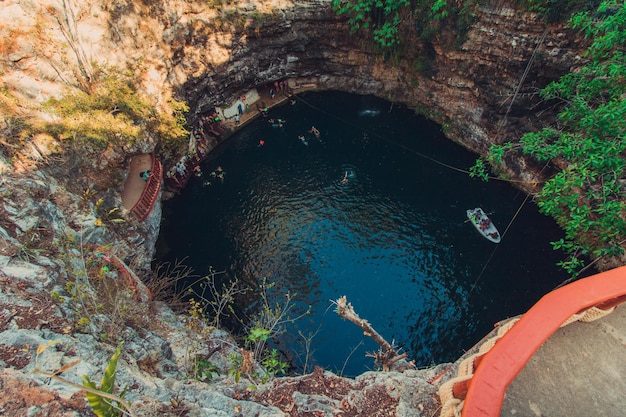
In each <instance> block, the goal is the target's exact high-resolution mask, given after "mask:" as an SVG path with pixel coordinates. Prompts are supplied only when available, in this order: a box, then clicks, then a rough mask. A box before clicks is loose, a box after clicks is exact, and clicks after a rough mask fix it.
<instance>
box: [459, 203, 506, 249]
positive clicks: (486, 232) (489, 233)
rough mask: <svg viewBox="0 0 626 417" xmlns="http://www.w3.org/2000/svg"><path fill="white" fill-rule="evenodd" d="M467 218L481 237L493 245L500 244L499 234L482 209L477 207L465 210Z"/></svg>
mask: <svg viewBox="0 0 626 417" xmlns="http://www.w3.org/2000/svg"><path fill="white" fill-rule="evenodd" d="M467 218H468V219H469V220H470V222H472V224H473V225H474V227H475V228H476V230H478V231H479V232H480V234H481V235H483V236H484V237H485V238H487V239H488V240H490V241H492V242H493V243H500V232H498V229H496V226H494V224H493V222H492V221H491V219H490V218H489V217H488V216H487V215H486V214H485V212H484V211H483V209H481V208H480V207H477V208H475V209H473V210H467Z"/></svg>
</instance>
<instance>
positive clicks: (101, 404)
mask: <svg viewBox="0 0 626 417" xmlns="http://www.w3.org/2000/svg"><path fill="white" fill-rule="evenodd" d="M60 343H61V341H60V340H51V341H49V342H48V343H47V344H45V345H40V346H39V347H37V352H36V356H35V369H34V371H33V372H35V373H38V374H40V375H42V376H44V377H46V378H50V379H53V380H55V381H58V382H61V383H63V384H65V385H68V386H70V387H73V388H76V389H78V390H81V391H85V392H86V396H87V401H88V402H89V405H90V406H91V407H92V409H93V411H94V413H95V414H96V415H97V416H98V417H117V416H120V415H122V414H127V415H128V416H130V417H135V413H134V412H133V410H132V408H131V407H130V404H129V403H128V402H127V401H124V399H123V397H124V395H125V393H126V390H125V389H124V391H123V392H122V394H121V395H119V396H118V395H115V394H114V393H113V391H114V386H115V372H116V370H117V360H118V358H119V356H120V353H121V351H122V344H123V343H120V344H119V345H118V347H117V349H116V351H115V353H114V354H113V356H112V357H111V360H110V361H109V364H108V365H107V367H106V369H105V371H104V377H103V378H102V383H101V384H100V387H97V386H96V384H95V383H93V382H92V381H91V380H90V379H89V377H88V376H83V379H84V381H83V385H78V384H75V383H73V382H71V381H68V380H67V379H65V378H62V377H61V376H59V375H61V374H63V373H64V372H66V371H67V370H69V369H70V368H72V367H74V366H75V365H76V364H78V363H80V359H77V360H75V361H73V362H70V363H67V364H65V365H63V366H62V367H60V368H59V369H57V370H55V371H54V372H45V371H42V370H41V369H39V365H38V361H39V356H40V355H41V354H42V353H43V352H45V351H46V350H47V349H48V348H50V347H51V346H55V345H59V344H60Z"/></svg>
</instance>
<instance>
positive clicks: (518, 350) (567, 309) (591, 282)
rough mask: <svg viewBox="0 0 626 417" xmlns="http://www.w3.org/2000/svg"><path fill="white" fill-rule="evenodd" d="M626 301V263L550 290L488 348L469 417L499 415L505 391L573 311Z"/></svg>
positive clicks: (472, 387) (470, 395)
mask: <svg viewBox="0 0 626 417" xmlns="http://www.w3.org/2000/svg"><path fill="white" fill-rule="evenodd" d="M625 300H626V266H623V267H620V268H616V269H613V270H611V271H607V272H602V273H600V274H597V275H593V276H591V277H588V278H584V279H581V280H579V281H576V282H574V283H572V284H569V285H567V286H565V287H562V288H559V289H557V290H555V291H552V292H550V293H549V294H547V295H545V296H544V297H543V298H541V300H539V301H538V302H537V304H535V305H534V306H533V307H532V308H531V309H530V310H528V312H527V313H526V314H524V315H523V316H522V317H521V318H520V320H519V321H518V322H517V323H515V325H514V326H513V327H512V328H511V329H510V330H509V331H508V332H507V333H506V334H505V335H504V336H503V337H502V338H501V339H500V340H498V342H497V343H496V344H495V346H494V347H493V348H492V349H491V350H490V351H489V352H487V353H486V354H485V355H484V357H483V358H481V360H480V363H479V365H478V367H477V369H476V371H475V372H474V376H473V377H472V379H471V381H470V383H469V387H468V391H467V396H466V398H465V403H464V405H463V411H462V416H463V417H498V416H499V415H500V408H501V407H502V402H503V400H504V392H505V391H506V388H507V387H508V386H509V384H510V383H511V381H513V379H514V378H515V376H517V374H518V373H519V372H520V371H521V370H522V368H524V366H525V365H526V363H527V362H528V360H529V359H530V358H531V357H532V355H533V354H534V353H535V352H536V351H537V349H539V347H540V346H541V345H542V344H543V343H544V342H545V341H546V340H547V339H548V338H549V337H550V336H551V335H552V334H553V333H554V332H555V331H556V330H558V329H559V327H560V326H561V325H562V324H563V323H564V322H565V321H566V320H567V319H568V318H570V317H571V316H572V315H574V314H576V313H579V312H581V311H583V310H586V309H588V308H590V307H594V306H597V307H600V308H609V307H611V306H613V305H617V304H619V303H621V302H623V301H625Z"/></svg>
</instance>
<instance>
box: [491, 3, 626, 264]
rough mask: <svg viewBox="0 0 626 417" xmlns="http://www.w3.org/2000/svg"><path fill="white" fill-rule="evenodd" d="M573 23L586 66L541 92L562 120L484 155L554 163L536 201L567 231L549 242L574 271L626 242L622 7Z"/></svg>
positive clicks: (606, 6)
mask: <svg viewBox="0 0 626 417" xmlns="http://www.w3.org/2000/svg"><path fill="white" fill-rule="evenodd" d="M570 23H571V25H572V27H574V28H576V29H579V30H581V31H582V32H583V33H584V35H585V36H586V37H588V38H590V39H591V41H592V42H591V45H590V47H589V48H588V50H587V52H586V54H585V58H586V59H587V60H588V61H587V64H586V65H584V66H583V67H581V68H580V69H579V70H578V71H576V72H574V73H570V74H567V75H565V76H564V77H562V78H561V79H560V80H558V81H555V82H553V83H551V84H550V85H548V86H547V87H546V88H545V89H544V90H543V91H542V96H543V98H544V99H546V100H557V101H560V102H561V103H563V104H564V107H563V110H562V111H561V113H560V114H559V123H558V124H557V125H555V126H551V127H546V128H544V129H543V130H541V131H539V132H536V133H529V134H526V135H524V136H523V137H522V138H521V140H520V141H519V143H508V144H505V145H496V146H493V147H492V148H491V150H490V157H489V159H490V161H491V162H493V163H494V164H498V163H501V162H502V159H503V157H504V156H505V155H506V153H507V152H512V151H517V150H519V151H521V152H522V153H524V154H526V155H531V156H532V157H534V158H536V159H537V160H539V161H541V162H545V163H552V164H553V165H554V166H557V167H559V169H560V171H559V172H558V173H557V174H556V175H554V177H552V178H551V179H550V180H549V181H547V182H546V183H545V184H544V186H543V188H542V190H541V192H540V193H539V195H538V196H537V201H538V205H539V208H540V210H541V211H542V212H543V213H545V214H547V215H550V216H552V217H554V218H555V219H556V220H557V221H558V222H559V224H560V225H561V226H562V227H563V228H564V229H565V238H563V239H560V240H559V241H557V242H553V246H554V248H555V249H563V250H565V251H566V252H567V253H569V258H568V259H566V260H564V261H562V262H561V263H560V265H561V266H562V267H563V268H565V269H566V270H567V271H569V272H570V273H572V274H574V275H575V274H577V273H579V272H580V268H581V267H583V265H584V261H583V258H584V257H593V258H595V259H596V260H598V259H600V258H602V257H604V256H617V255H622V254H623V244H624V243H625V242H626V219H625V218H624V212H625V211H626V202H625V201H624V196H626V182H625V178H626V156H625V155H626V59H625V57H624V44H626V4H624V3H623V2H621V1H616V0H609V1H604V2H602V4H601V5H600V7H599V8H598V10H597V11H596V12H595V13H589V12H583V13H579V14H576V15H575V16H574V17H573V18H572V19H571V20H570Z"/></svg>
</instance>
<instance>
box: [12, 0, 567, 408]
mask: <svg viewBox="0 0 626 417" xmlns="http://www.w3.org/2000/svg"><path fill="white" fill-rule="evenodd" d="M0 7H1V9H2V13H1V14H0V15H1V16H0V30H1V31H2V41H0V49H1V51H0V52H1V53H0V80H1V81H2V83H3V85H4V90H3V92H2V93H1V97H0V98H1V99H2V100H0V112H1V114H2V116H3V122H4V124H5V126H6V127H7V128H6V129H5V130H4V131H5V132H10V131H11V129H10V125H11V123H14V122H15V120H16V117H19V118H20V119H25V120H32V119H41V120H45V119H50V118H51V117H52V116H51V115H50V114H48V113H46V111H45V110H44V109H43V108H42V107H41V104H42V103H44V102H45V101H46V100H48V99H49V98H53V97H61V96H62V95H63V94H64V93H65V92H66V91H68V89H70V88H76V87H80V86H81V85H82V84H83V83H85V82H88V81H89V77H90V74H91V71H92V70H93V66H94V65H96V64H97V65H106V66H110V67H115V68H119V69H120V70H122V71H132V72H133V73H134V74H135V75H136V76H137V77H138V79H139V80H140V82H141V85H142V87H143V89H144V90H145V92H146V94H147V95H149V96H151V97H152V98H153V99H154V101H155V102H156V103H165V102H167V100H169V99H170V98H171V97H175V98H177V99H183V100H185V101H187V102H188V103H189V105H190V108H191V109H192V113H191V115H190V119H191V120H192V121H194V120H195V118H196V117H197V116H198V115H200V114H202V113H203V112H205V111H208V110H209V109H210V108H212V107H213V106H215V105H219V104H228V103H231V102H233V101H234V100H235V99H236V98H237V97H239V96H240V95H241V94H243V93H245V92H246V91H248V90H249V89H251V88H254V87H261V88H262V87H263V86H264V85H266V84H267V83H272V82H274V81H276V80H284V79H289V80H290V83H292V84H293V85H294V86H295V85H297V86H300V87H302V88H305V89H318V90H342V91H347V92H354V93H359V94H373V95H376V96H380V97H383V98H386V99H388V100H390V101H393V102H398V103H402V104H405V105H407V106H410V107H413V108H415V109H416V110H418V111H420V112H422V113H423V114H425V115H426V116H428V117H429V118H431V119H433V120H435V121H436V122H438V123H440V124H441V125H442V126H443V128H444V130H445V132H446V134H447V136H448V137H449V138H450V139H451V140H454V141H455V142H457V143H459V144H461V145H462V146H465V147H467V148H469V149H472V150H474V151H476V152H477V153H483V152H485V150H486V149H487V148H488V146H489V144H491V143H497V142H501V141H504V140H506V139H507V138H510V137H517V136H519V135H520V134H521V133H522V132H525V131H528V130H532V129H535V128H537V127H538V126H539V125H541V123H542V122H543V121H545V120H549V119H551V118H552V117H554V113H553V111H552V110H551V109H550V108H548V107H547V105H546V104H545V103H542V102H541V101H540V99H539V98H538V96H537V92H538V90H539V89H540V88H541V87H543V86H545V85H546V84H547V83H548V82H549V81H551V80H553V79H556V78H557V77H558V76H560V75H561V74H563V73H565V72H568V71H569V70H570V69H571V68H572V67H574V66H576V65H577V63H578V61H579V58H578V56H577V53H578V45H577V44H576V38H575V37H574V36H571V34H570V33H568V32H567V31H566V30H565V29H564V28H563V27H562V26H560V25H557V24H551V25H547V24H545V23H543V22H541V21H540V20H539V19H538V18H537V17H536V16H535V15H534V14H532V13H528V12H523V11H520V10H517V9H515V8H513V7H512V6H510V5H508V4H507V3H506V2H493V5H490V6H482V7H481V8H480V9H479V10H478V11H477V14H476V20H475V22H474V24H473V25H472V26H471V27H470V28H469V31H468V32H467V33H464V34H462V39H464V40H463V41H459V40H460V39H461V38H460V37H459V36H458V34H455V33H452V32H451V31H450V29H449V28H441V33H440V34H439V36H437V37H435V38H433V39H432V40H431V41H429V42H425V41H423V40H420V39H417V38H416V37H415V36H414V35H411V33H410V32H409V33H408V34H407V36H408V38H409V41H410V43H411V44H412V45H414V48H413V49H410V50H406V51H404V52H403V55H402V56H394V57H387V59H385V58H384V57H383V56H382V55H381V54H379V53H377V52H376V51H375V48H374V45H373V44H372V43H371V42H370V41H367V40H366V39H365V37H363V36H351V35H350V34H349V30H348V27H347V24H346V21H345V20H344V19H342V18H338V17H336V16H335V15H334V13H333V12H332V10H331V7H330V2H329V1H327V0H298V1H290V0H248V1H241V2H235V4H230V2H207V1H200V0H197V1H196V0H144V1H132V0H89V1H81V2H78V1H72V0H64V1H62V2H59V1H54V0H42V1H39V0H5V1H3V2H2V6H0ZM531 58H532V60H531ZM531 61H532V65H531V66H530V67H528V66H529V63H531ZM417 63H419V64H420V65H417ZM30 139H31V140H29V141H28V143H26V144H25V145H24V146H23V147H22V148H20V149H18V150H16V149H11V154H12V155H13V157H12V158H11V159H9V158H6V157H5V155H6V153H5V152H4V151H3V152H2V153H0V173H2V178H0V213H1V215H0V282H1V284H2V285H1V287H0V384H1V385H2V387H3V394H2V395H0V414H4V415H15V416H22V415H30V416H40V415H41V416H43V415H48V416H70V415H88V414H89V413H90V411H89V408H88V406H87V404H86V402H85V399H84V395H83V393H80V392H79V391H78V390H77V389H76V388H73V387H71V386H68V385H64V384H63V383H59V382H56V381H53V382H50V383H48V382H49V381H48V379H47V378H46V377H45V376H42V375H41V374H38V373H36V372H35V370H39V371H42V372H54V371H56V370H57V369H59V368H61V367H63V366H65V365H68V364H70V363H72V362H74V361H75V360H76V359H80V360H81V362H80V363H77V364H75V365H73V366H70V367H68V369H67V370H66V372H64V373H63V374H62V375H61V376H62V377H64V378H66V379H67V380H69V381H71V382H73V383H77V384H80V383H81V377H82V375H84V374H87V375H90V376H91V378H92V379H94V380H99V378H100V376H101V375H102V372H103V370H104V368H105V366H106V364H107V362H108V359H109V358H110V356H111V354H112V353H113V351H114V349H115V346H116V344H117V342H118V341H119V340H124V341H125V346H124V351H123V354H122V357H121V360H120V364H119V366H118V368H119V375H118V385H119V386H127V387H128V394H127V399H128V400H129V401H130V402H131V403H132V404H133V408H134V410H135V412H136V413H137V414H138V415H146V416H148V415H172V416H174V415H190V416H193V415H195V416H209V415H241V416H243V415H245V416H270V415H277V416H279V415H292V416H300V415H335V414H336V415H343V416H356V415H401V416H432V415H434V414H436V410H437V407H438V398H437V396H436V389H437V384H438V383H440V381H438V378H437V375H438V374H440V373H441V371H442V370H443V369H444V366H439V367H435V368H434V369H430V370H424V371H417V370H415V371H406V372H404V373H384V374H383V373H367V374H364V375H362V376H360V377H358V378H356V379H355V380H351V379H344V378H340V377H338V376H335V375H332V374H329V373H325V372H323V371H322V370H320V369H317V370H315V372H313V373H312V374H310V375H305V376H302V377H297V378H296V377H293V378H282V379H274V380H271V381H270V383H269V384H266V385H261V384H259V381H257V380H255V379H254V378H253V377H250V379H249V380H246V379H245V378H244V379H242V380H241V381H239V382H235V378H234V376H232V375H229V371H230V370H232V368H233V364H232V362H231V360H230V359H229V357H230V355H232V354H236V353H238V352H239V350H238V349H239V348H238V347H237V346H236V345H235V343H234V341H233V340H232V339H231V338H230V337H229V336H228V335H226V334H225V333H223V332H221V331H219V330H215V329H210V328H208V327H206V326H205V325H204V324H202V323H197V322H194V321H193V319H190V318H182V317H181V316H178V315H176V314H174V313H173V312H172V311H171V310H169V309H168V308H167V307H165V306H164V305H163V304H162V303H159V302H156V301H154V300H149V301H145V300H146V295H145V292H144V295H142V296H141V297H140V298H139V299H141V300H143V301H144V302H142V303H136V302H135V303H133V302H132V301H129V300H133V299H134V300H137V298H133V297H135V296H136V294H125V293H124V292H119V293H115V292H114V293H112V294H113V295H114V296H113V297H109V298H108V300H109V302H110V303H112V304H113V306H114V307H124V309H125V310H124V311H131V312H132V314H126V315H125V314H122V313H121V312H120V311H121V310H120V309H119V308H118V309H114V310H112V311H115V312H116V313H105V312H103V311H104V310H103V309H105V308H106V306H100V305H97V303H95V304H94V303H92V301H93V300H95V299H96V298H98V299H100V298H104V297H103V295H102V294H97V297H95V296H94V297H92V298H90V297H91V296H92V295H93V293H92V292H93V290H94V288H104V287H97V285H101V284H97V282H98V281H97V280H98V279H99V278H98V277H100V276H102V277H105V278H107V279H109V280H113V281H114V280H116V279H121V277H127V278H125V279H131V280H132V279H134V280H137V279H138V278H137V277H139V278H141V279H146V278H148V277H149V276H150V274H151V272H150V271H149V263H150V260H151V259H152V256H153V254H154V246H155V241H156V237H157V234H158V227H159V221H160V207H159V206H158V205H157V207H156V208H155V212H154V215H152V216H151V217H149V218H148V220H147V222H146V223H139V222H137V221H136V220H134V219H133V218H132V216H129V215H128V213H124V212H121V213H119V217H115V218H116V219H118V220H119V222H116V221H113V219H112V218H110V216H111V212H110V211H109V209H108V208H111V207H121V204H120V202H119V195H120V191H121V190H120V187H121V184H122V183H123V178H124V176H125V174H126V172H125V169H126V164H127V162H128V158H129V157H130V156H131V155H132V154H134V153H140V152H150V151H152V150H153V149H154V144H153V143H151V142H150V141H149V140H146V141H145V142H143V143H140V144H137V145H133V146H129V147H127V148H123V149H121V148H120V149H107V150H106V152H105V153H104V154H103V155H80V157H78V156H76V155H72V154H68V153H63V152H59V149H63V146H62V145H63V144H62V143H60V142H59V140H57V139H56V138H51V137H47V136H45V135H43V136H41V137H37V138H30ZM0 145H1V146H2V147H8V146H11V145H9V144H7V142H6V141H5V140H4V138H0ZM5 149H8V148H5ZM85 161H87V163H88V164H89V166H88V167H86V166H83V164H85V163H86V162H85ZM163 162H164V164H165V165H166V166H167V163H168V162H169V161H163ZM507 162H508V167H509V169H510V173H511V174H513V175H516V176H518V177H521V178H523V179H526V180H528V181H535V180H536V178H537V176H538V175H539V174H538V170H533V167H532V166H531V165H529V164H528V162H527V161H525V160H523V159H517V160H508V161H507ZM100 171H102V172H104V174H105V175H100V174H99V172H100ZM94 184H97V185H98V187H99V190H101V191H100V195H99V199H98V200H97V201H93V198H92V197H93V195H92V190H93V188H92V186H93V185H94ZM100 200H102V201H100ZM103 207H107V210H105V211H103V210H102V208H103ZM107 216H109V218H107ZM112 259H117V260H119V262H117V261H116V262H113V261H111V260H112ZM125 270H126V272H125ZM81 282H82V284H81ZM77 283H78V284H77ZM136 284H137V285H136V287H137V288H140V285H139V283H136ZM77 285H78V286H77ZM80 285H83V286H80ZM131 287H133V288H135V286H133V285H131ZM107 288H108V290H110V291H118V290H117V289H116V288H115V287H106V288H104V289H107ZM127 295H128V296H129V297H131V298H129V299H128V300H127V299H126V298H125V297H126V296H127ZM91 304H94V305H91ZM146 319H147V320H146ZM57 342H58V343H57ZM38 346H46V347H47V349H45V350H43V351H41V352H39V351H38ZM200 359H202V360H205V361H210V362H211V364H213V365H214V368H212V371H211V372H210V373H209V375H211V377H212V380H210V381H207V375H206V374H204V376H202V375H199V374H198V369H199V368H198V361H199V360H200ZM231 374H232V373H231ZM199 379H203V381H201V380H199ZM252 385H254V386H255V387H256V388H258V389H255V390H252V389H251V388H250V386H252Z"/></svg>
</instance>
